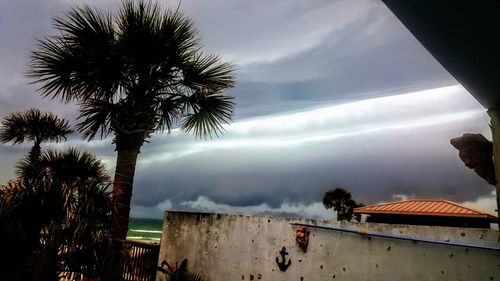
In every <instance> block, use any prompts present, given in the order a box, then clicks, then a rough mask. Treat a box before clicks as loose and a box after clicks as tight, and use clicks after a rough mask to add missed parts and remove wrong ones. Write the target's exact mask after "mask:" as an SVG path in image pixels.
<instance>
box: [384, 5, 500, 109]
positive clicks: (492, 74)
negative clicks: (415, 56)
mask: <svg viewBox="0 0 500 281" xmlns="http://www.w3.org/2000/svg"><path fill="white" fill-rule="evenodd" d="M382 1H383V2H384V3H385V4H386V5H387V7H389V9H390V10H391V11H392V12H393V13H394V14H395V15H396V16H397V17H398V18H399V20H400V21H401V22H402V23H403V24H404V25H405V26H406V27H407V28H408V29H409V30H410V32H411V33H412V34H413V35H414V36H415V37H416V38H417V39H418V40H419V41H420V43H421V44H422V45H423V46H424V47H425V48H426V49H427V50H428V51H429V52H430V53H431V54H432V55H433V56H434V57H435V58H436V59H437V60H438V61H439V63H441V65H443V67H444V68H445V69H446V70H448V72H449V73H450V74H451V75H453V76H454V77H455V79H457V81H458V82H460V84H462V86H464V87H465V88H466V89H467V90H468V91H469V93H471V94H472V95H473V96H474V97H475V98H476V99H477V100H478V101H479V102H480V103H481V104H482V105H483V106H484V107H486V108H492V107H495V106H499V105H500V69H499V68H500V38H499V37H500V0H481V1H456V0H404V1H402V0H382Z"/></svg>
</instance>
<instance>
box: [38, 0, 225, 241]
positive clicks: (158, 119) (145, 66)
mask: <svg viewBox="0 0 500 281" xmlns="http://www.w3.org/2000/svg"><path fill="white" fill-rule="evenodd" d="M55 28H56V29H57V30H58V31H59V32H58V35H56V36H53V37H51V38H48V39H45V40H43V41H41V42H40V44H39V46H38V51H35V52H33V53H32V56H31V60H30V65H31V71H30V73H29V75H30V77H32V78H33V79H34V81H35V82H40V83H42V86H41V90H42V92H43V95H44V96H49V97H52V98H59V99H61V100H62V101H65V102H68V101H77V102H78V103H79V110H80V116H79V119H80V120H81V122H80V123H79V124H78V125H77V128H78V130H79V131H80V132H82V133H83V135H84V137H85V138H86V139H89V140H90V139H92V138H94V137H95V136H96V134H99V135H100V137H101V138H103V137H105V136H107V135H108V134H112V135H113V136H114V139H113V142H114V144H115V150H116V151H117V160H116V170H115V176H114V181H113V199H114V202H115V204H116V206H115V210H116V211H115V212H114V220H115V232H116V233H115V237H116V238H119V239H125V237H126V233H127V227H128V218H129V212H130V199H131V197H132V188H133V180H134V173H135V166H136V162H137V157H138V154H139V152H140V149H141V147H142V145H143V144H144V142H145V141H146V140H147V139H149V138H150V137H151V136H152V134H153V133H155V132H163V131H164V130H167V131H168V132H169V131H170V130H171V129H172V128H173V127H175V126H177V125H180V128H181V129H182V130H184V131H186V132H191V133H194V134H195V135H196V136H197V137H206V136H213V135H216V136H218V135H219V134H220V133H222V132H223V127H222V125H223V124H225V123H228V122H230V121H231V116H232V111H233V105H234V104H233V102H232V98H231V97H230V96H227V95H225V94H224V93H223V91H224V90H225V89H227V88H229V87H232V86H233V84H234V82H233V76H232V66H231V65H230V64H227V63H221V62H220V58H219V57H218V56H216V55H212V54H209V55H206V54H204V53H202V52H201V46H200V44H199V38H198V37H197V30H196V28H195V27H194V24H193V22H192V21H191V20H190V19H188V18H186V17H185V16H184V15H183V14H182V13H181V12H179V11H178V10H175V11H172V10H167V11H163V10H161V9H160V8H159V6H158V5H155V4H150V3H145V2H144V1H139V2H134V1H132V0H126V1H125V2H124V3H123V6H122V8H121V9H120V10H119V12H118V13H114V14H113V13H109V12H102V11H99V10H95V9H93V8H90V7H88V6H84V7H83V8H75V9H73V10H71V11H69V12H68V13H67V14H66V17H65V18H64V19H61V18H58V19H56V20H55Z"/></svg>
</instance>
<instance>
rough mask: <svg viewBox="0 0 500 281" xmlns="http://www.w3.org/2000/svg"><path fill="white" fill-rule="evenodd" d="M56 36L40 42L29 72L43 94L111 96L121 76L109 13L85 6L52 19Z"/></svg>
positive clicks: (54, 96)
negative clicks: (57, 32)
mask: <svg viewBox="0 0 500 281" xmlns="http://www.w3.org/2000/svg"><path fill="white" fill-rule="evenodd" d="M55 28H56V29H57V30H59V31H60V32H61V35H59V36H53V37H50V38H45V39H44V40H43V41H40V42H39V46H38V49H39V50H38V51H35V52H33V53H32V55H31V57H30V71H29V72H28V76H29V77H31V78H33V79H34V82H39V83H41V84H42V86H41V88H40V90H41V91H42V92H43V95H45V96H50V97H52V98H60V99H61V100H62V101H65V102H68V101H70V100H74V99H76V100H82V99H86V98H89V97H91V96H93V97H99V98H100V99H108V100H112V99H113V98H114V95H115V94H116V92H117V89H118V87H119V81H120V78H121V64H120V60H119V58H120V55H119V54H118V53H117V52H116V51H115V43H114V42H115V34H114V29H113V24H112V17H111V14H109V13H103V12H100V11H98V10H94V9H92V8H90V7H88V6H85V7H83V8H75V9H73V10H70V11H69V12H68V13H67V14H66V17H65V18H64V19H61V18H57V19H55Z"/></svg>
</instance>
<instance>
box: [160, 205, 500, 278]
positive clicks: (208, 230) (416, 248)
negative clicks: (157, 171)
mask: <svg viewBox="0 0 500 281" xmlns="http://www.w3.org/2000/svg"><path fill="white" fill-rule="evenodd" d="M291 222H297V223H304V224H316V225H331V226H335V227H342V228H348V229H358V228H361V229H366V231H369V232H377V233H385V234H392V235H401V236H410V237H419V238H426V239H436V240H439V241H450V242H459V243H470V244H477V245H487V246H492V247H498V246H499V241H498V238H499V236H498V235H499V234H498V231H495V230H485V229H471V228H451V227H430V226H405V225H399V226H398V225H387V224H373V223H368V224H365V223H363V224H356V223H338V222H332V223H331V224H329V223H328V222H325V221H316V220H307V219H288V218H280V217H264V216H243V215H222V214H203V213H186V212H166V213H165V221H164V225H163V234H162V240H161V249H160V256H159V264H160V263H161V262H162V261H163V260H166V261H168V262H169V263H170V264H175V263H176V262H179V263H180V262H181V261H182V260H183V259H185V258H187V259H188V268H189V270H190V271H192V272H195V273H199V274H201V275H202V276H203V277H204V278H205V280H207V281H237V280H256V281H257V280H263V281H264V280H266V281H280V280H283V281H285V280H286V281H290V280H296V281H301V280H303V281H319V280H334V281H336V280H353V281H361V280H363V281H364V280H381V281H382V280H383V281H390V280H395V281H401V280H429V281H430V280H464V281H469V280H470V281H476V280H477V281H479V280H500V251H498V250H482V249H474V248H468V247H456V246H450V245H436V244H428V243H423V242H412V241H403V240H395V239H388V238H379V237H371V236H369V235H360V234H352V233H342V232H336V231H328V230H322V229H317V228H312V227H309V228H308V230H309V231H310V241H309V247H308V250H307V252H306V253H304V252H303V251H302V250H301V249H300V248H299V247H298V245H297V243H296V241H295V230H296V228H297V226H294V225H291V224H290V223H291ZM282 247H286V249H287V250H288V252H289V253H290V255H289V256H287V258H290V259H291V260H292V264H291V266H290V267H289V268H288V269H287V271H285V272H281V271H280V270H279V268H278V266H277V264H276V261H275V259H276V257H279V251H280V250H281V248H282ZM157 280H165V279H164V277H163V274H161V273H159V274H158V278H157Z"/></svg>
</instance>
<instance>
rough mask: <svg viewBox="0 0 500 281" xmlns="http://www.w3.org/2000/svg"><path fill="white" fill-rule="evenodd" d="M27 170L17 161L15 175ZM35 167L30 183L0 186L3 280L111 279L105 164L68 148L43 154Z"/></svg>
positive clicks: (22, 181) (112, 255) (113, 253)
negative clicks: (65, 275)
mask: <svg viewBox="0 0 500 281" xmlns="http://www.w3.org/2000/svg"><path fill="white" fill-rule="evenodd" d="M29 165H32V164H31V163H30V162H29V161H24V162H22V163H21V164H20V165H19V166H18V173H20V174H25V172H23V171H22V170H23V169H26V168H28V169H30V170H32V169H31V168H30V167H28V166H29ZM37 167H38V168H39V169H38V170H37V171H38V173H37V174H31V175H32V176H33V177H32V178H25V177H22V178H19V179H17V180H12V181H10V182H8V183H7V184H5V185H3V186H1V187H0V222H1V225H0V238H2V242H4V241H7V243H6V244H5V246H4V247H2V251H4V253H6V254H7V255H8V256H9V260H8V261H6V262H5V263H2V264H1V265H0V275H2V276H5V278H6V280H58V277H59V276H61V274H63V273H71V274H73V275H81V274H83V275H87V276H89V275H96V274H97V275H99V276H104V277H105V276H106V275H107V274H112V273H113V272H112V270H113V269H116V268H114V267H113V264H114V265H115V266H116V265H117V264H119V263H116V262H115V260H114V259H116V258H117V256H116V251H115V250H114V246H113V244H112V240H111V226H112V224H111V209H112V203H111V196H110V193H109V191H108V187H109V186H110V183H109V177H108V176H107V175H106V171H105V168H104V165H103V164H102V163H101V162H100V161H98V160H97V159H96V158H95V157H94V156H93V155H91V154H89V153H85V152H79V151H77V150H75V149H68V150H67V151H64V152H55V151H48V152H45V153H43V154H42V155H41V156H40V158H39V160H38V161H37ZM4 239H5V240H4ZM118 258H119V257H118ZM116 270H118V269H116Z"/></svg>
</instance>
